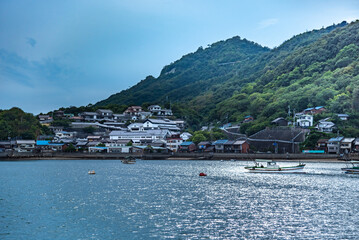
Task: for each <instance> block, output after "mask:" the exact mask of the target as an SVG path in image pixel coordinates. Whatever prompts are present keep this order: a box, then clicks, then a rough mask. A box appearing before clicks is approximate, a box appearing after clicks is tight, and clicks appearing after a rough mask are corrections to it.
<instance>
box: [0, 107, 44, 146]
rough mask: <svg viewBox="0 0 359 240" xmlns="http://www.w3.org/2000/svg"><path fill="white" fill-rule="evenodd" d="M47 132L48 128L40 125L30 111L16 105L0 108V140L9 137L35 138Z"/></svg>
mask: <svg viewBox="0 0 359 240" xmlns="http://www.w3.org/2000/svg"><path fill="white" fill-rule="evenodd" d="M49 133H50V131H49V129H48V128H47V127H46V126H41V125H40V123H39V121H38V120H37V119H36V118H35V117H34V116H33V115H32V114H31V113H25V112H24V111H22V110H21V109H20V108H16V107H14V108H11V109H9V110H0V140H8V138H9V137H10V138H12V139H13V138H20V139H36V137H37V136H38V135H41V134H49Z"/></svg>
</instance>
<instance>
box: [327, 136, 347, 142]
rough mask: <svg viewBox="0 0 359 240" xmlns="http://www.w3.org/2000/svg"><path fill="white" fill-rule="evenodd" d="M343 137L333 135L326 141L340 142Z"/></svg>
mask: <svg viewBox="0 0 359 240" xmlns="http://www.w3.org/2000/svg"><path fill="white" fill-rule="evenodd" d="M343 139H344V137H335V138H331V139H329V140H328V142H340V141H342V140H343Z"/></svg>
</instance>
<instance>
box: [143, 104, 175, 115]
mask: <svg viewBox="0 0 359 240" xmlns="http://www.w3.org/2000/svg"><path fill="white" fill-rule="evenodd" d="M148 110H149V111H150V112H151V113H152V115H154V116H172V115H173V113H172V110H171V109H165V108H163V109H162V108H161V106H159V105H151V106H149V107H148Z"/></svg>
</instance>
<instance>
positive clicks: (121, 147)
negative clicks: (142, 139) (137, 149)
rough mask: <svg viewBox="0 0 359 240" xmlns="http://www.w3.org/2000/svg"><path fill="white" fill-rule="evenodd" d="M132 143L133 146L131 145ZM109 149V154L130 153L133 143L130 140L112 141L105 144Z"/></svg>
mask: <svg viewBox="0 0 359 240" xmlns="http://www.w3.org/2000/svg"><path fill="white" fill-rule="evenodd" d="M129 143H131V144H129ZM105 145H106V147H107V152H109V153H114V152H117V153H130V152H131V148H132V147H131V146H130V145H132V141H131V140H128V139H120V140H110V141H108V142H106V143H105Z"/></svg>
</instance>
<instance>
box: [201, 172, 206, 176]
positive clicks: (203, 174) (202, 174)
mask: <svg viewBox="0 0 359 240" xmlns="http://www.w3.org/2000/svg"><path fill="white" fill-rule="evenodd" d="M199 176H200V177H205V176H207V174H205V173H203V172H201V173H200V174H199Z"/></svg>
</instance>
